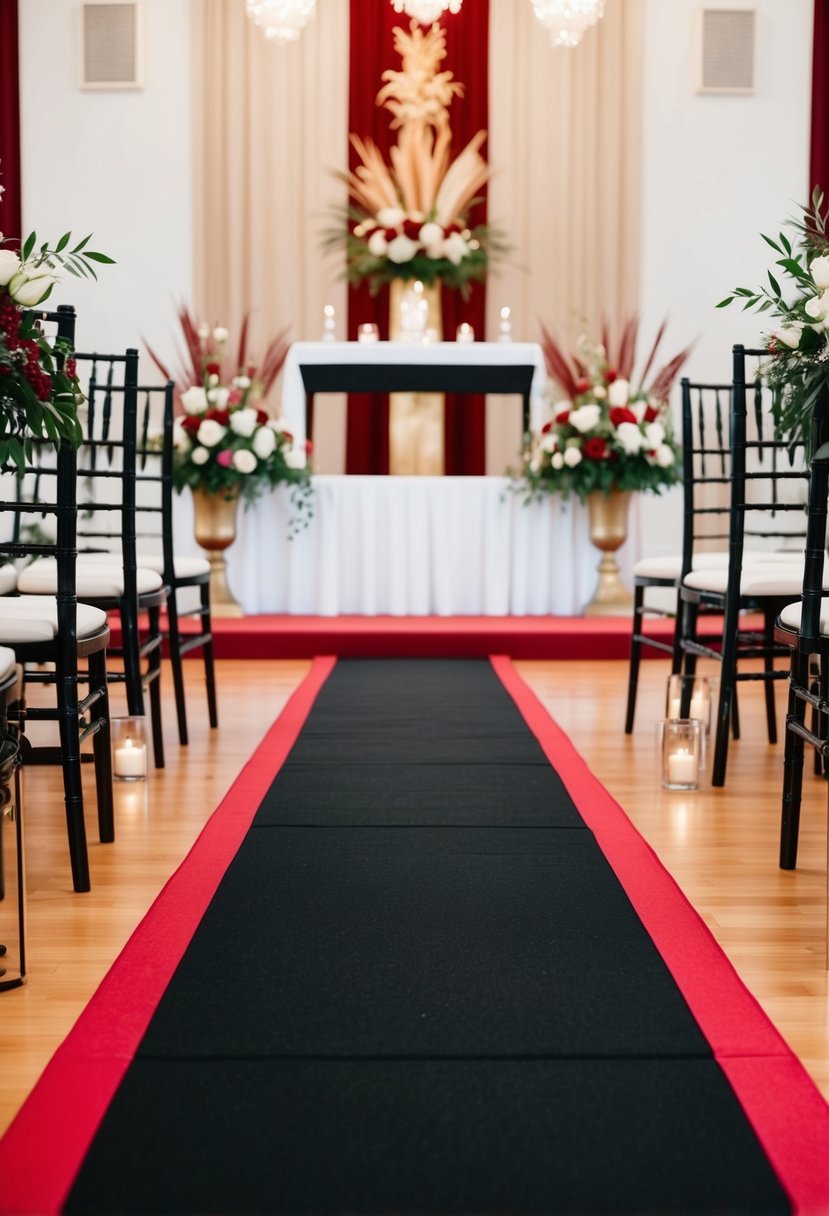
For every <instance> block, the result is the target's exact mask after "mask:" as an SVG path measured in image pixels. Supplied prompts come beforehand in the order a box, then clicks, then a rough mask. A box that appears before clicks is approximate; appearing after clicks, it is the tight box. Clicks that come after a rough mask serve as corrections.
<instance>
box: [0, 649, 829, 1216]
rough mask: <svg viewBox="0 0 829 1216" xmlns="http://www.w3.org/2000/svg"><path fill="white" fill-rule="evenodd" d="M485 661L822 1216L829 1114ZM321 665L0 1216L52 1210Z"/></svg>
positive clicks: (662, 884)
mask: <svg viewBox="0 0 829 1216" xmlns="http://www.w3.org/2000/svg"><path fill="white" fill-rule="evenodd" d="M491 661H492V665H493V668H494V670H495V672H496V673H497V675H498V677H499V678H500V680H501V682H502V683H503V685H504V687H505V688H506V690H507V692H508V693H509V694H510V696H511V697H512V698H513V700H514V701H515V703H516V705H517V706H518V708H519V710H520V712H521V713H522V715H523V717H524V720H525V721H526V723H527V725H528V727H529V729H530V730H531V731H532V732H533V734H534V735H535V737H536V738H537V739H538V741H539V743H540V745H541V747H542V749H543V750H544V752H545V754H546V755H547V757H548V759H549V760H550V762H551V764H553V767H554V768H555V769H556V770H557V772H558V773H559V774H560V776H561V778H562V780H563V781H564V783H565V785H566V786H567V788H568V790H569V792H570V794H571V796H572V797H573V799H574V801H575V803H576V806H577V807H578V809H579V812H580V813H581V815H582V816H583V818H584V820H585V822H586V823H587V824H588V826H589V827H590V828H591V830H592V831H593V832H594V833H595V835H596V838H597V840H598V842H599V844H600V846H601V848H602V850H603V852H604V853H605V856H606V857H607V859H608V861H609V863H610V865H611V866H612V867H613V869H614V871H615V873H616V875H617V877H618V878H619V880H620V882H621V883H622V885H623V886H624V888H625V890H626V892H627V894H628V897H629V898H630V900H631V902H632V903H633V905H634V907H635V908H636V910H637V912H638V914H639V916H640V917H641V919H642V922H643V923H644V925H645V927H646V928H647V930H648V932H649V933H650V935H651V937H652V938H653V941H654V943H655V944H656V946H657V948H658V949H659V951H660V953H661V954H662V957H663V958H664V960H665V963H666V965H667V966H668V967H669V969H670V970H671V972H672V974H673V975H674V978H675V979H676V981H677V983H678V985H679V987H680V989H681V990H682V992H683V995H684V996H685V999H686V1001H687V1002H688V1005H689V1006H690V1008H691V1010H692V1011H693V1013H694V1015H695V1016H696V1018H697V1020H698V1022H699V1024H700V1026H701V1028H702V1030H703V1033H704V1034H705V1035H706V1037H707V1039H708V1041H709V1043H710V1044H711V1047H712V1050H713V1051H714V1054H715V1056H716V1058H717V1060H718V1061H719V1063H720V1066H721V1067H722V1069H723V1071H724V1073H725V1074H726V1076H727V1077H728V1079H729V1081H730V1083H731V1085H732V1087H733V1089H734V1091H735V1093H736V1095H737V1097H738V1099H739V1101H740V1102H741V1104H742V1106H743V1109H744V1110H745V1112H746V1115H747V1117H748V1119H749V1120H750V1122H751V1124H752V1126H753V1127H754V1129H755V1132H756V1134H757V1136H758V1138H759V1139H760V1142H761V1143H762V1145H763V1148H764V1149H765V1151H766V1153H767V1155H768V1158H769V1160H770V1162H771V1164H772V1166H773V1167H774V1169H775V1170H776V1172H777V1174H778V1177H779V1178H780V1180H781V1183H782V1184H783V1186H784V1188H785V1189H786V1190H787V1192H788V1194H789V1196H790V1198H791V1201H792V1204H793V1206H794V1209H795V1211H797V1212H800V1213H803V1214H807V1213H808V1214H809V1216H818V1214H819V1213H823V1214H824V1216H825V1214H826V1213H827V1212H829V1106H827V1104H826V1103H825V1102H824V1100H823V1098H822V1097H821V1095H820V1093H819V1091H818V1090H817V1088H816V1086H815V1085H814V1084H813V1082H812V1081H811V1080H810V1078H809V1077H808V1075H807V1073H806V1071H805V1070H804V1069H803V1067H802V1065H801V1064H800V1063H799V1061H798V1060H797V1059H796V1058H795V1056H794V1055H793V1054H792V1052H791V1050H790V1049H789V1048H788V1046H787V1045H786V1043H785V1042H784V1040H783V1039H782V1037H781V1036H780V1035H779V1033H778V1032H777V1031H776V1030H775V1028H774V1027H773V1026H772V1024H771V1022H770V1021H769V1020H768V1018H767V1017H766V1015H765V1014H764V1013H763V1011H762V1009H761V1008H760V1006H759V1005H758V1004H757V1002H756V1001H755V999H754V998H753V997H752V996H751V994H750V993H749V992H748V990H747V989H746V988H745V986H744V985H743V983H742V981H741V980H740V979H739V977H738V976H737V974H736V972H735V971H734V969H733V968H732V966H731V964H730V963H729V962H728V960H727V958H726V957H725V955H724V954H723V952H722V950H721V949H720V947H719V946H718V945H717V943H716V941H715V940H714V938H713V937H712V935H711V934H710V932H709V931H708V929H707V928H706V927H705V925H704V924H703V922H702V920H701V919H700V917H699V916H698V915H697V913H696V912H695V911H694V909H693V908H692V907H691V905H690V904H689V903H688V901H687V900H686V898H685V896H684V895H683V894H682V892H681V891H680V889H679V887H678V886H677V885H676V883H675V882H674V880H673V879H672V878H671V876H670V875H669V874H668V873H667V871H666V870H665V869H664V867H663V866H662V863H661V862H660V861H659V860H658V858H657V857H656V855H655V854H654V853H653V851H652V850H651V849H650V847H649V846H648V845H647V844H646V842H645V841H644V840H643V839H642V837H641V836H640V835H639V833H638V831H637V830H636V828H635V827H634V826H633V824H632V823H631V821H630V820H629V819H628V818H627V816H626V815H625V814H624V812H623V811H622V809H621V808H620V806H619V804H618V803H617V802H616V801H615V800H614V799H613V798H612V797H611V795H610V794H609V793H608V791H607V790H606V789H605V788H604V786H603V785H602V784H601V782H600V781H599V780H598V779H597V778H596V777H595V776H594V775H593V774H592V773H591V772H590V770H589V769H588V767H587V765H586V764H585V762H584V760H583V759H582V758H581V756H580V755H579V754H578V752H577V751H576V750H575V748H574V746H573V744H572V743H571V741H570V740H569V739H568V737H567V736H566V735H565V734H564V733H563V731H562V730H561V729H560V728H559V727H558V726H557V725H556V724H555V722H553V720H552V719H551V718H550V717H549V714H548V713H547V711H546V709H545V708H544V707H543V705H542V704H541V702H540V701H539V700H538V699H537V697H536V696H535V694H534V693H533V692H532V691H531V690H530V689H529V688H528V686H527V685H526V684H525V683H524V681H523V680H522V679H521V677H520V676H519V675H518V674H517V672H516V671H515V669H514V667H513V665H512V662H511V661H510V659H508V658H505V657H500V656H499V657H496V658H493V659H492V660H491ZM334 662H335V660H334V659H331V658H327V659H316V660H315V661H314V663H313V666H312V668H311V671H310V673H309V674H308V676H307V677H306V678H305V680H304V681H303V683H302V684H301V685H300V687H299V688H298V689H297V690H296V691H295V693H294V694H293V696H292V697H291V698H290V700H289V701H288V703H287V705H286V707H285V709H284V710H283V712H282V714H280V716H279V718H278V719H277V720H276V722H275V723H274V725H273V726H272V727H271V729H270V730H269V732H268V733H267V735H266V736H265V739H264V740H263V742H262V743H261V744H260V746H259V747H258V748H257V750H256V752H255V753H254V755H253V757H252V758H251V760H250V761H249V762H248V764H247V765H246V766H245V768H244V769H243V771H242V773H241V775H240V776H239V778H238V779H237V780H236V782H235V783H234V785H233V786H232V787H231V789H230V791H229V792H228V794H227V795H226V797H225V798H224V800H223V801H222V803H221V805H220V807H219V808H218V810H217V811H216V812H215V813H214V815H213V816H211V818H210V820H209V821H208V823H207V824H206V825H205V828H204V829H203V831H202V833H201V835H200V836H199V838H198V840H197V841H196V843H195V844H194V846H193V848H192V849H191V851H190V853H189V854H188V855H187V857H186V858H185V860H184V861H183V862H182V864H181V866H180V867H179V868H178V870H177V871H176V872H175V874H174V875H173V876H172V878H171V879H170V880H169V882H168V883H167V885H166V886H165V887H164V889H163V891H162V892H161V894H160V895H159V897H158V899H157V900H156V901H155V903H154V904H153V906H152V907H151V908H150V910H149V912H148V913H147V915H146V916H145V917H144V919H143V921H142V922H141V924H140V925H139V926H138V928H137V929H136V930H135V932H134V934H133V935H132V937H131V938H130V940H129V941H128V942H127V945H126V946H125V947H124V950H123V951H122V952H121V954H120V955H119V956H118V958H117V959H116V961H115V963H114V964H113V966H112V968H111V969H110V971H109V972H108V974H107V975H106V977H105V978H104V980H103V982H102V983H101V985H100V987H99V989H98V991H97V992H96V993H95V995H94V996H93V998H92V999H91V1000H90V1002H89V1004H88V1006H87V1007H86V1009H85V1010H84V1012H83V1014H82V1015H81V1017H80V1018H79V1019H78V1022H77V1023H76V1025H75V1027H74V1028H73V1030H72V1031H71V1032H70V1034H69V1036H68V1037H67V1039H66V1040H65V1041H64V1043H63V1044H62V1045H61V1047H60V1048H59V1049H58V1051H57V1052H56V1054H55V1056H54V1057H53V1058H52V1060H51V1062H50V1063H49V1065H48V1066H47V1068H46V1070H45V1072H44V1073H43V1076H42V1077H41V1079H40V1081H39V1082H38V1083H37V1085H36V1086H35V1088H34V1090H33V1091H32V1093H31V1095H30V1096H29V1098H28V1099H27V1101H26V1102H25V1103H24V1105H23V1107H22V1109H21V1111H20V1113H19V1114H18V1116H17V1118H16V1119H15V1120H14V1122H13V1123H12V1125H11V1126H10V1128H9V1130H8V1132H7V1133H6V1135H5V1137H4V1138H3V1139H2V1141H0V1179H2V1185H0V1213H2V1214H4V1216H11V1214H15V1216H28V1214H29V1213H40V1214H42V1216H46V1214H47V1213H53V1212H57V1211H59V1210H60V1207H61V1204H62V1203H63V1201H64V1199H65V1197H66V1195H67V1194H68V1192H69V1189H70V1187H71V1185H72V1182H73V1181H74V1178H75V1175H76V1173H77V1170H78V1168H79V1167H80V1163H81V1161H82V1159H83V1157H84V1155H85V1153H86V1151H87V1148H88V1146H89V1144H90V1142H91V1140H92V1138H93V1136H94V1134H95V1131H96V1129H97V1127H98V1124H99V1122H100V1120H101V1118H102V1117H103V1114H104V1112H105V1110H106V1107H107V1105H108V1103H109V1101H110V1099H111V1097H112V1095H113V1093H114V1092H115V1090H116V1089H117V1087H118V1085H119V1083H120V1081H121V1079H122V1077H123V1075H124V1073H125V1072H126V1069H127V1068H128V1066H129V1063H130V1061H131V1059H132V1058H133V1056H134V1054H135V1051H136V1049H137V1047H138V1043H139V1042H140V1039H141V1037H142V1035H143V1033H144V1030H145V1029H146V1026H147V1024H148V1022H149V1020H150V1018H151V1016H152V1014H153V1012H154V1010H155V1008H156V1006H157V1004H158V1001H159V1000H160V998H161V995H162V993H163V991H164V989H165V987H166V985H167V983H168V981H169V978H170V976H171V975H172V972H173V970H174V968H175V966H176V965H177V963H178V961H179V960H180V958H181V956H182V954H183V953H184V950H185V949H186V947H187V945H188V943H189V941H190V939H191V937H192V934H193V932H194V930H195V928H196V926H197V925H198V923H199V921H200V919H201V916H202V915H203V912H204V910H205V908H206V907H207V905H208V903H209V901H210V899H211V897H212V895H213V894H214V892H215V890H216V888H217V887H218V885H219V883H220V881H221V879H222V876H223V875H224V872H225V870H226V869H227V866H228V865H229V864H230V861H231V860H232V858H233V856H234V855H235V853H236V851H237V849H238V847H239V844H240V842H241V840H242V838H243V836H244V835H245V833H246V832H247V830H248V828H249V826H250V823H251V821H252V819H253V817H254V815H255V813H256V811H257V810H258V807H259V804H260V802H261V800H262V798H263V797H264V794H265V792H266V791H267V789H268V788H269V786H270V784H271V782H272V780H273V778H274V776H275V774H276V772H277V771H278V770H279V768H280V767H281V766H282V764H283V762H284V760H285V758H286V756H287V754H288V752H289V750H290V748H291V747H292V745H293V743H294V741H295V739H296V737H297V736H298V734H299V732H300V730H301V728H302V726H303V724H304V722H305V720H306V718H307V716H308V713H309V712H310V709H311V706H312V705H313V703H314V700H315V698H316V696H317V694H318V692H319V690H320V688H321V687H322V685H323V683H324V682H325V680H326V679H327V677H328V675H329V673H330V672H331V669H332V667H333V665H334ZM44 1145H48V1146H49V1152H48V1156H47V1155H46V1154H45V1153H44Z"/></svg>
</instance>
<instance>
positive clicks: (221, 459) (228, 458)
mask: <svg viewBox="0 0 829 1216" xmlns="http://www.w3.org/2000/svg"><path fill="white" fill-rule="evenodd" d="M232 460H233V453H232V452H230V451H228V449H227V448H223V449H222V451H221V452H217V453H216V464H220V465H221V466H222V468H223V469H229V468H230V465H231V462H232Z"/></svg>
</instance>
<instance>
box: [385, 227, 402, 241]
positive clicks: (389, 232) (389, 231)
mask: <svg viewBox="0 0 829 1216" xmlns="http://www.w3.org/2000/svg"><path fill="white" fill-rule="evenodd" d="M383 235H384V236H385V238H386V240H387V241H393V240H394V239H395V237H398V236H400V233H399V232H398V231H397V229H396V228H386V229H385V230H384V233H383Z"/></svg>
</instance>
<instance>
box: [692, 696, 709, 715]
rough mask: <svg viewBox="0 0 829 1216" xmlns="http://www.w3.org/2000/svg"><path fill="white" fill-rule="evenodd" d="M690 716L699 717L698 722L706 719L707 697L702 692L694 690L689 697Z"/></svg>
mask: <svg viewBox="0 0 829 1216" xmlns="http://www.w3.org/2000/svg"><path fill="white" fill-rule="evenodd" d="M689 716H690V717H691V718H699V720H700V722H707V721H708V698H707V697H706V696H705V694H704V693H701V692H695V693H694V695H693V696H692V697H691V713H690V715H689Z"/></svg>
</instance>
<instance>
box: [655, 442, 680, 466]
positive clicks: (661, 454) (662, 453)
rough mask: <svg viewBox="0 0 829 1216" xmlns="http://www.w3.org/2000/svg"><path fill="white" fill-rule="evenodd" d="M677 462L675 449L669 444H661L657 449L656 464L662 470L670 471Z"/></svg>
mask: <svg viewBox="0 0 829 1216" xmlns="http://www.w3.org/2000/svg"><path fill="white" fill-rule="evenodd" d="M675 462H676V457H675V455H674V452H673V449H672V448H670V447H668V445H667V443H661V444H660V445H659V447H658V448H657V449H656V463H657V464H658V465H659V467H660V469H669V468H670V467H671V465H672V464H674V463H675Z"/></svg>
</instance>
